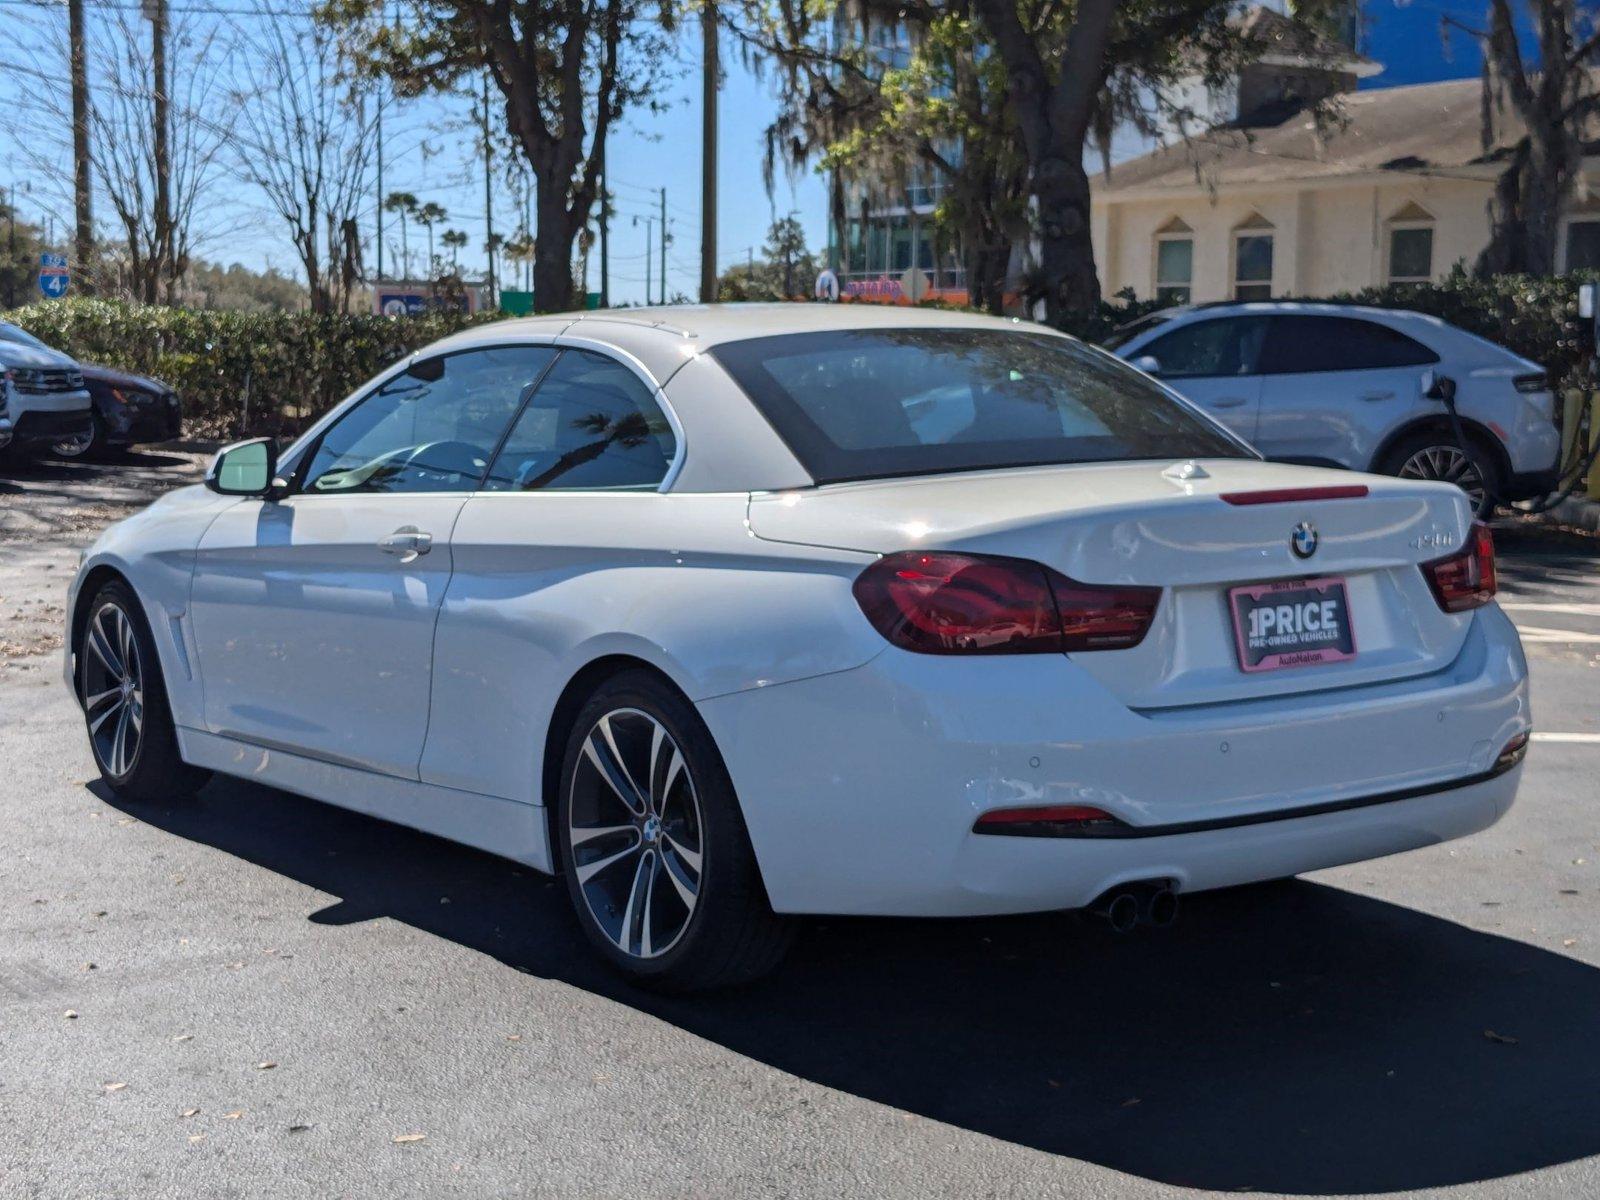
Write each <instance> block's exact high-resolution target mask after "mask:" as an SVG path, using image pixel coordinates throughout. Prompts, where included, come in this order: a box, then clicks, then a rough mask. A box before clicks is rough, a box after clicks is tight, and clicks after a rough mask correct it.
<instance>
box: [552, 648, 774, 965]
mask: <svg viewBox="0 0 1600 1200" xmlns="http://www.w3.org/2000/svg"><path fill="white" fill-rule="evenodd" d="M557 816H558V821H559V825H558V836H559V839H560V843H561V847H560V849H561V858H562V865H563V868H564V870H565V872H566V877H567V887H568V891H569V893H570V895H571V897H572V903H573V907H574V909H575V910H576V912H577V915H578V922H579V924H580V925H581V926H582V927H583V930H584V932H585V933H586V934H587V935H588V937H589V939H590V941H592V942H593V943H594V944H595V945H596V946H597V947H598V948H599V950H600V952H601V953H602V954H603V955H604V956H605V957H606V958H607V959H608V960H609V961H610V962H611V963H612V964H613V965H614V966H616V967H618V968H619V969H620V970H621V971H622V972H623V973H624V974H626V975H628V976H629V977H630V978H631V979H633V980H634V981H635V982H639V983H644V984H649V985H652V986H656V987H660V988H667V989H674V990H688V989H692V988H703V987H715V986H719V985H725V984H731V983H739V982H743V981H745V980H748V979H752V978H754V977H755V976H757V975H759V974H762V973H764V972H765V971H767V970H769V969H771V968H772V967H773V966H775V965H776V964H777V962H778V960H779V959H780V958H781V957H782V956H783V953H784V951H785V950H786V949H787V948H788V943H789V940H790V936H791V923H790V922H788V921H785V920H784V919H783V918H780V917H778V916H776V915H775V914H774V913H773V912H772V910H771V908H770V907H769V906H768V904H767V899H766V893H765V890H764V889H763V887H762V885H761V879H760V874H759V871H758V870H757V868H756V863H755V855H754V852H753V851H752V850H751V847H750V839H749V835H748V834H747V833H746V831H745V828H744V821H743V818H742V816H741V815H740V812H739V808H738V802H737V800H736V798H735V796H734V794H733V786H732V783H731V781H729V779H728V776H727V769H726V767H724V765H723V763H722V759H721V756H720V755H719V754H718V753H717V751H716V747H715V745H714V744H713V743H712V740H711V735H710V733H709V731H707V730H706V728H705V725H704V724H703V722H701V720H700V718H699V715H698V714H697V713H695V711H694V708H693V706H691V705H690V704H689V703H688V701H686V700H685V699H684V698H683V697H682V696H681V695H679V694H678V693H677V692H676V691H675V690H674V689H673V688H671V687H670V686H669V685H668V684H666V683H665V682H664V681H662V680H660V679H658V678H657V677H655V676H653V675H650V674H648V673H646V672H642V671H640V672H628V673H626V674H623V675H619V676H616V677H614V678H613V679H612V680H610V681H608V682H607V683H606V684H604V685H603V686H602V687H601V688H600V690H599V691H598V692H596V693H595V695H594V696H593V697H592V698H591V699H590V701H589V702H588V703H587V704H586V705H585V706H584V708H583V711H582V712H580V713H579V715H578V719H577V721H576V723H575V726H574V729H573V733H572V737H571V738H570V739H569V741H568V745H567V751H566V757H565V760H564V764H563V771H562V791H561V797H560V802H559V811H558V814H557Z"/></svg>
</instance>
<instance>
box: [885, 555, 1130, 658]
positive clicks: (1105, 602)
mask: <svg viewBox="0 0 1600 1200" xmlns="http://www.w3.org/2000/svg"><path fill="white" fill-rule="evenodd" d="M853 591H854V592H855V597H856V603H858V604H859V605H861V611H862V612H863V613H864V614H865V615H866V618H867V620H868V621H870V622H872V627H873V628H874V629H876V630H877V631H878V632H879V633H881V634H882V635H883V636H884V637H885V638H887V639H888V640H889V641H890V642H891V643H893V644H894V645H896V646H899V647H900V648H901V649H903V650H913V651H916V652H917V653H919V654H1043V653H1057V654H1059V653H1064V652H1069V651H1080V650H1119V649H1125V648H1126V647H1129V646H1136V645H1138V644H1139V643H1140V642H1141V641H1143V640H1144V635H1145V633H1146V632H1148V630H1149V628H1150V624H1151V622H1152V621H1153V620H1154V619H1155V613H1156V605H1157V604H1158V603H1159V602H1160V599H1161V589H1160V588H1157V587H1133V586H1127V587H1120V586H1115V585H1111V586H1106V585H1101V584H1088V583H1078V582H1077V581H1076V580H1073V579H1068V578H1067V577H1066V576H1065V575H1063V574H1061V573H1060V572H1059V571H1052V570H1051V569H1050V568H1049V567H1046V566H1043V565H1042V564H1040V563H1036V562H1030V561H1029V560H1027V559H1023V558H1002V557H999V556H997V555H987V554H945V553H939V552H936V551H930V552H926V553H925V552H922V551H916V550H905V551H901V552H899V553H896V554H886V555H884V556H883V557H882V558H880V559H879V560H878V561H877V562H875V563H873V564H872V565H871V566H870V567H868V568H867V569H866V570H865V571H863V572H862V573H861V574H860V576H859V577H857V579H856V581H855V585H854V588H853Z"/></svg>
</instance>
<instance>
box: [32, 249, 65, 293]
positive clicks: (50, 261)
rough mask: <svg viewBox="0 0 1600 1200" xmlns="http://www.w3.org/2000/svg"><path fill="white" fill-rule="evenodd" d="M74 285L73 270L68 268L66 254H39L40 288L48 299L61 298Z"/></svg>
mask: <svg viewBox="0 0 1600 1200" xmlns="http://www.w3.org/2000/svg"><path fill="white" fill-rule="evenodd" d="M70 286H72V272H70V271H69V270H68V269H67V256H66V255H65V254H41V255H39V290H40V291H41V292H43V293H44V296H45V299H47V300H59V299H61V297H63V296H65V295H66V294H67V288H69V287H70Z"/></svg>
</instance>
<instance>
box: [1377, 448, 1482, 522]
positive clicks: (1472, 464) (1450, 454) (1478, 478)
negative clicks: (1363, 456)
mask: <svg viewBox="0 0 1600 1200" xmlns="http://www.w3.org/2000/svg"><path fill="white" fill-rule="evenodd" d="M1377 470H1378V471H1379V473H1381V474H1384V475H1394V476H1397V477H1399V478H1401V479H1432V480H1437V481H1439V482H1441V483H1453V484H1455V485H1456V486H1457V487H1459V488H1460V489H1461V490H1462V491H1464V492H1466V494H1467V500H1468V502H1469V503H1470V504H1471V505H1472V511H1473V513H1474V514H1475V515H1476V516H1478V517H1479V518H1480V519H1487V518H1488V516H1489V514H1490V513H1492V512H1494V504H1495V497H1496V496H1498V495H1499V494H1500V489H1501V487H1502V486H1503V485H1504V481H1503V480H1502V479H1501V472H1500V464H1499V463H1498V462H1496V461H1495V458H1494V455H1493V453H1492V452H1491V451H1489V450H1488V449H1487V448H1486V447H1484V446H1482V445H1481V444H1479V443H1478V442H1476V441H1474V440H1471V439H1470V438H1469V439H1468V442H1467V453H1466V454H1463V453H1462V448H1461V446H1459V445H1458V444H1457V443H1456V440H1455V437H1454V436H1453V435H1452V434H1450V433H1449V432H1448V431H1439V432H1429V431H1423V432H1420V433H1413V434H1408V435H1406V436H1405V437H1403V438H1401V439H1400V440H1399V441H1398V442H1396V443H1395V444H1394V445H1393V446H1392V447H1390V449H1389V452H1388V453H1387V454H1385V455H1384V456H1383V461H1382V462H1381V463H1380V464H1378V467H1377Z"/></svg>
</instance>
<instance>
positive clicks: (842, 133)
mask: <svg viewBox="0 0 1600 1200" xmlns="http://www.w3.org/2000/svg"><path fill="white" fill-rule="evenodd" d="M774 6H775V7H774ZM1336 7H1337V5H1336V4H1334V3H1333V2H1332V0H1306V2H1304V3H1300V4H1297V5H1296V6H1294V16H1293V17H1292V18H1291V17H1284V18H1282V20H1284V21H1288V22H1290V23H1291V24H1293V25H1294V26H1295V27H1296V28H1304V29H1306V30H1308V31H1310V30H1313V29H1316V28H1318V27H1319V26H1320V23H1321V21H1322V20H1323V16H1324V13H1325V12H1331V11H1332V10H1333V9H1334V8H1336ZM752 10H754V12H755V13H757V14H758V15H757V16H755V17H751V16H750V15H748V14H749V13H750V12H751V11H752ZM1234 12H1235V8H1234V5H1232V4H1231V3H1228V2H1226V0H1120V2H1118V0H1071V2H1063V0H906V2H903V3H887V2H886V0H748V2H747V5H746V14H747V15H746V17H745V21H746V23H747V25H751V26H753V27H754V28H755V29H756V30H757V34H756V36H755V37H754V41H753V44H755V45H756V46H757V48H758V50H760V51H761V52H764V53H770V54H772V55H774V56H776V57H777V58H778V60H779V61H780V62H783V63H785V64H786V69H788V66H787V64H789V63H791V62H793V61H794V60H795V59H796V57H797V56H798V57H799V58H801V59H802V60H804V61H805V62H806V63H807V64H808V65H807V67H806V69H805V71H804V72H803V78H804V80H805V84H806V86H805V100H804V101H803V105H804V106H806V107H809V108H811V109H813V110H815V111H816V112H817V113H819V114H821V115H822V118H823V119H822V120H819V118H817V117H811V116H806V117H804V118H803V119H801V120H799V121H795V120H794V119H793V111H794V107H795V106H794V105H792V104H791V105H790V106H789V110H788V112H789V114H790V119H789V123H788V124H787V125H786V124H785V123H784V121H783V119H782V118H781V119H780V122H779V124H777V125H776V126H775V127H774V130H773V134H774V135H776V136H779V137H788V138H790V139H791V141H790V146H789V157H790V158H791V159H796V158H803V157H805V156H806V155H807V154H808V152H809V149H810V147H809V146H808V144H807V139H806V138H804V137H796V136H795V133H796V130H797V129H799V128H806V127H814V126H815V125H817V124H819V123H822V124H831V126H832V129H833V135H832V139H831V142H830V144H829V146H828V153H829V154H830V155H832V156H834V157H833V160H834V161H835V162H837V163H842V164H846V165H859V164H865V165H867V166H868V167H869V168H876V170H875V171H874V172H873V173H876V174H879V175H882V174H883V170H882V166H883V159H884V158H885V157H886V158H887V159H888V163H889V165H890V166H891V167H892V168H894V169H895V170H897V171H898V172H899V173H900V174H901V176H902V177H905V178H909V176H910V173H911V168H912V167H913V166H917V167H921V168H923V169H925V170H927V171H929V172H931V173H932V174H933V176H934V177H935V178H938V179H942V180H944V181H946V182H947V183H949V184H950V192H949V198H948V201H947V202H946V203H944V204H941V206H940V213H939V217H940V220H941V222H942V223H945V224H956V225H957V227H958V228H960V229H961V231H962V233H963V242H964V243H965V244H966V252H967V256H968V281H969V287H972V286H974V285H976V287H977V288H978V289H980V290H981V292H982V294H983V296H984V301H983V302H984V303H986V304H990V305H993V304H995V303H997V302H998V295H997V286H998V285H997V282H996V281H997V279H998V278H999V275H1000V273H1001V272H1003V264H1004V260H1005V258H1006V257H1008V256H1009V247H1010V244H1011V242H1012V241H1013V240H1015V239H1016V238H1018V237H1020V236H1024V235H1029V236H1030V239H1031V240H1032V241H1033V242H1035V243H1036V244H1037V246H1038V251H1039V257H1040V263H1039V269H1038V271H1037V274H1036V276H1035V277H1034V279H1033V280H1032V281H1031V283H1030V295H1029V298H1030V299H1033V300H1041V301H1043V303H1044V305H1045V310H1046V315H1047V319H1049V320H1051V321H1052V322H1056V323H1059V322H1061V321H1063V320H1064V319H1065V318H1066V317H1067V316H1068V315H1070V314H1072V313H1078V312H1084V311H1087V310H1089V309H1091V308H1092V307H1093V306H1094V304H1095V303H1096V302H1097V301H1098V299H1099V295H1100V288H1099V281H1098V278H1097V276H1096V272H1095V266H1094V253H1093V247H1092V244H1091V242H1090V234H1089V178H1088V169H1087V163H1086V153H1087V151H1088V150H1089V149H1090V148H1091V147H1092V146H1095V145H1099V146H1100V147H1101V148H1102V149H1103V148H1104V147H1105V146H1106V145H1107V144H1108V142H1109V138H1110V135H1111V131H1112V129H1113V128H1114V127H1116V126H1117V125H1118V124H1120V123H1123V122H1128V123H1131V124H1133V125H1134V126H1136V127H1140V128H1145V129H1154V128H1156V127H1161V128H1171V127H1173V126H1176V127H1178V128H1182V127H1183V126H1184V125H1185V124H1186V123H1187V122H1188V121H1189V120H1191V119H1192V118H1193V117H1194V116H1195V115H1196V114H1194V113H1193V112H1192V111H1191V109H1190V105H1189V103H1188V99H1187V97H1188V95H1189V94H1190V91H1191V88H1190V86H1189V85H1191V84H1193V83H1194V82H1196V81H1199V82H1203V83H1206V84H1212V85H1216V84H1221V83H1222V82H1224V81H1225V80H1227V79H1228V78H1230V77H1231V76H1232V75H1233V74H1234V73H1235V72H1236V71H1237V70H1238V68H1239V67H1240V66H1242V65H1243V64H1244V63H1246V62H1248V61H1250V60H1251V59H1252V58H1254V57H1258V56H1259V55H1260V53H1261V52H1262V51H1263V50H1264V49H1266V45H1265V44H1264V43H1263V42H1262V41H1261V40H1260V39H1259V38H1257V37H1256V36H1255V35H1254V34H1253V33H1252V32H1251V31H1250V27H1249V25H1248V23H1247V22H1242V21H1239V20H1237V19H1234ZM886 23H887V27H889V28H892V29H894V30H898V31H901V32H902V33H903V35H904V36H903V37H898V36H897V37H880V38H876V39H875V38H872V37H870V36H868V35H869V34H870V33H871V31H872V29H873V28H874V25H875V26H876V28H877V29H879V30H880V31H881V30H883V29H884V28H885V27H886ZM841 25H842V26H844V27H846V28H847V29H848V31H849V34H850V35H852V36H846V37H845V38H843V39H842V40H841V39H838V38H837V37H836V36H835V35H834V31H835V30H836V29H837V28H839V27H841ZM902 52H904V57H905V59H906V63H905V64H904V65H901V64H900V63H898V62H897V61H896V60H897V58H898V57H900V55H901V53H902ZM953 150H959V151H960V152H959V153H952V152H951V151H953ZM969 151H970V153H969ZM834 210H835V222H836V223H838V222H839V221H840V218H841V217H842V215H843V214H842V211H841V210H842V203H841V199H840V198H839V197H838V196H836V198H835V200H834ZM975 246H976V247H982V248H983V250H984V252H985V253H986V255H987V257H984V258H981V259H980V258H979V256H978V254H977V253H976V251H975Z"/></svg>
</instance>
